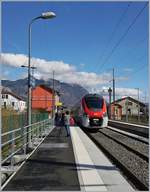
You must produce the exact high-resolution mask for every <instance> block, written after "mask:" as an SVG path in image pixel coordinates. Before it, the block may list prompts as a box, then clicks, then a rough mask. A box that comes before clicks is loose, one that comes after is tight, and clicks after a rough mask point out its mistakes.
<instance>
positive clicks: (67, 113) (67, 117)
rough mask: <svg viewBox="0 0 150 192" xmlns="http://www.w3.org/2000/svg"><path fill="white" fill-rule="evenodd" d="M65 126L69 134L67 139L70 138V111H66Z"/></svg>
mask: <svg viewBox="0 0 150 192" xmlns="http://www.w3.org/2000/svg"><path fill="white" fill-rule="evenodd" d="M64 126H65V129H66V132H67V137H68V136H70V114H69V111H66V113H65V116H64Z"/></svg>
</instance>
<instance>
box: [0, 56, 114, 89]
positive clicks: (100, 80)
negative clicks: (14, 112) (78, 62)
mask: <svg viewBox="0 0 150 192" xmlns="http://www.w3.org/2000/svg"><path fill="white" fill-rule="evenodd" d="M1 61H2V64H3V65H5V66H9V67H10V66H11V67H16V68H18V67H21V65H26V66H27V65H28V57H27V56H26V55H23V54H12V53H2V54H1ZM31 66H36V67H37V69H36V73H35V76H36V78H43V79H48V78H52V71H53V70H54V71H55V78H56V79H58V80H60V81H64V82H67V83H78V84H81V85H83V86H84V87H86V88H90V87H92V86H98V85H102V84H104V83H105V84H107V83H109V80H110V78H111V75H110V74H108V73H105V74H101V75H97V74H96V73H92V72H91V73H89V72H84V71H77V69H76V67H75V66H74V65H71V64H68V63H64V62H63V61H47V60H44V59H39V58H32V59H31ZM23 76H24V75H23Z"/></svg>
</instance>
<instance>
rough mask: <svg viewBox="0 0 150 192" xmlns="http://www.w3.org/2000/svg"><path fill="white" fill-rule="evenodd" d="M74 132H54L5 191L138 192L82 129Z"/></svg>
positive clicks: (72, 128)
mask: <svg viewBox="0 0 150 192" xmlns="http://www.w3.org/2000/svg"><path fill="white" fill-rule="evenodd" d="M60 130H61V132H60ZM70 132H71V136H70V137H66V132H65V129H64V128H62V129H59V128H58V127H56V128H54V129H53V130H52V132H51V133H50V134H49V135H48V136H47V137H46V139H45V140H44V141H43V143H42V144H41V145H40V146H39V147H38V149H37V150H36V151H35V152H34V153H33V154H32V155H31V156H30V158H29V159H28V160H27V162H26V163H25V164H24V165H23V166H22V168H21V169H20V170H19V171H18V172H17V173H16V175H15V176H14V177H13V178H12V179H11V180H10V182H8V184H7V185H6V186H5V188H4V189H3V190H7V191H63V192H64V191H84V192H101V191H103V192H106V191H108V192H109V191H113V192H133V191H135V190H134V189H133V188H132V186H131V185H130V184H129V183H128V182H127V181H126V179H125V178H124V177H123V176H122V175H121V173H120V171H119V170H118V169H117V168H116V166H115V165H113V164H112V163H111V162H110V161H109V159H108V158H107V157H106V156H105V155H104V154H103V152H102V151H101V150H100V149H99V148H98V147H97V146H96V145H95V144H94V143H93V142H92V141H91V140H90V139H89V137H87V135H86V134H85V133H84V132H83V131H82V130H81V129H80V128H79V127H77V126H72V127H70Z"/></svg>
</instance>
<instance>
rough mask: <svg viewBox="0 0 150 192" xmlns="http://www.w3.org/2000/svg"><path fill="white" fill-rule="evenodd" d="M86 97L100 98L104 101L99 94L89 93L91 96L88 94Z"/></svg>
mask: <svg viewBox="0 0 150 192" xmlns="http://www.w3.org/2000/svg"><path fill="white" fill-rule="evenodd" d="M84 97H85V98H88V97H99V98H101V99H103V96H102V95H99V94H96V93H93V94H92V93H89V94H86V95H85V96H84Z"/></svg>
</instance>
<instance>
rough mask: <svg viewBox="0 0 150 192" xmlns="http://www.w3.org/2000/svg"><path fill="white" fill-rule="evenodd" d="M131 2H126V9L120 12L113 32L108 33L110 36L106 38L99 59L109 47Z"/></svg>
mask: <svg viewBox="0 0 150 192" xmlns="http://www.w3.org/2000/svg"><path fill="white" fill-rule="evenodd" d="M131 3H132V2H130V3H128V5H127V7H126V9H125V10H124V12H123V13H122V14H121V17H120V18H119V21H118V22H117V24H116V26H115V28H114V30H113V32H112V33H111V35H110V37H109V39H108V43H107V44H106V46H105V48H104V50H103V52H102V54H101V56H100V57H99V60H102V58H103V57H104V55H105V52H106V50H107V49H108V48H109V46H110V43H111V41H112V39H113V37H114V34H115V33H116V31H117V29H118V28H119V25H120V24H121V22H122V20H123V19H124V17H125V15H126V14H127V12H128V9H129V7H130V5H131Z"/></svg>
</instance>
